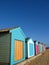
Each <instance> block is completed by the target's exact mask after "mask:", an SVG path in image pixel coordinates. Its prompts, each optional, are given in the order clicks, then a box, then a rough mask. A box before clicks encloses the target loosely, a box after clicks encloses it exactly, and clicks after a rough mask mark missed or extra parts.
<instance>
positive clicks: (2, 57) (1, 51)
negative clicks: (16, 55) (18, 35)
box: [0, 32, 10, 63]
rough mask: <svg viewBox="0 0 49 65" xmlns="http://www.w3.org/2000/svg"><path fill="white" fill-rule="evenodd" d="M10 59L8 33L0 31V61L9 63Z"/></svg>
mask: <svg viewBox="0 0 49 65" xmlns="http://www.w3.org/2000/svg"><path fill="white" fill-rule="evenodd" d="M9 59H10V34H9V33H8V32H4V33H0V62H3V63H9Z"/></svg>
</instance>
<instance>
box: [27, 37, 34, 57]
mask: <svg viewBox="0 0 49 65" xmlns="http://www.w3.org/2000/svg"><path fill="white" fill-rule="evenodd" d="M26 41H27V42H26V44H27V48H26V50H27V51H28V52H27V54H26V56H28V57H27V58H29V57H32V56H34V55H35V51H34V42H33V41H32V39H31V38H29V39H27V38H26Z"/></svg>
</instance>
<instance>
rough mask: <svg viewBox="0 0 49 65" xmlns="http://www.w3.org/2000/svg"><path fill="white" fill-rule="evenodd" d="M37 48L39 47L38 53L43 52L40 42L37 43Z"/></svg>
mask: <svg viewBox="0 0 49 65" xmlns="http://www.w3.org/2000/svg"><path fill="white" fill-rule="evenodd" d="M38 46H39V53H42V52H43V45H42V43H41V42H38Z"/></svg>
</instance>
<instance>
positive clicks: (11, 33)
mask: <svg viewBox="0 0 49 65" xmlns="http://www.w3.org/2000/svg"><path fill="white" fill-rule="evenodd" d="M23 60H25V34H24V32H23V31H22V29H21V28H20V27H16V28H7V29H2V30H0V65H2V64H1V63H5V64H10V65H14V64H16V63H19V62H21V61H23Z"/></svg>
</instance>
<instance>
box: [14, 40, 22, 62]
mask: <svg viewBox="0 0 49 65" xmlns="http://www.w3.org/2000/svg"><path fill="white" fill-rule="evenodd" d="M22 58H23V42H22V41H19V40H15V51H14V60H15V61H17V60H21V59H22Z"/></svg>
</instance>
